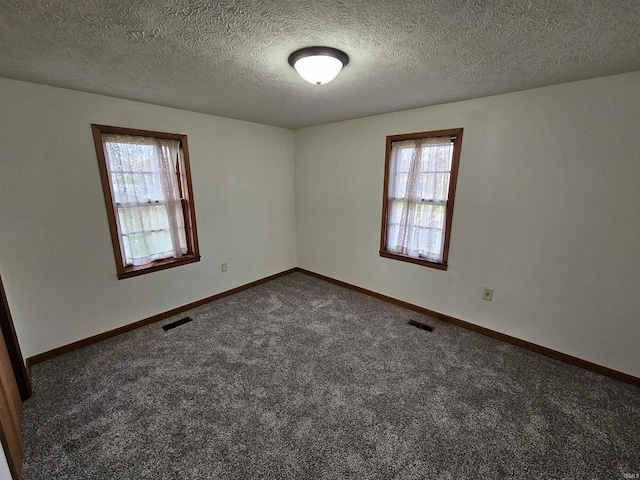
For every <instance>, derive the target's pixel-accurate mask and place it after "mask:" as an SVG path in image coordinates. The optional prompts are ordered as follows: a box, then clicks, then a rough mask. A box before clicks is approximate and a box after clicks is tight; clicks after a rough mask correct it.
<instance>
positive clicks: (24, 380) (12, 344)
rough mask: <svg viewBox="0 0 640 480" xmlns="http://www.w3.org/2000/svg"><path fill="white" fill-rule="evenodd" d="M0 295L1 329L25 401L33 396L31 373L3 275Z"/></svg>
mask: <svg viewBox="0 0 640 480" xmlns="http://www.w3.org/2000/svg"><path fill="white" fill-rule="evenodd" d="M0 297H1V300H0V301H1V302H2V304H1V305H0V329H1V330H2V336H3V337H4V342H5V345H6V347H7V352H8V353H9V359H10V360H11V367H12V368H13V374H14V376H15V378H16V384H17V385H18V391H19V392H20V398H21V399H22V401H25V400H26V399H27V398H29V397H30V396H31V381H30V380H29V375H28V373H27V369H26V367H25V363H24V358H23V357H22V351H21V350H20V344H19V343H18V336H17V335H16V330H15V328H14V326H13V319H12V318H11V310H9V302H8V300H7V295H6V293H5V291H4V285H3V283H2V277H0Z"/></svg>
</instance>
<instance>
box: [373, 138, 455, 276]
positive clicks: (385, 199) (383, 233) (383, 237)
mask: <svg viewBox="0 0 640 480" xmlns="http://www.w3.org/2000/svg"><path fill="white" fill-rule="evenodd" d="M463 130H464V129H462V128H452V129H448V130H435V131H432V132H418V133H406V134H401V135H388V136H387V140H386V148H385V158H384V186H383V194H382V222H381V228H380V256H381V257H385V258H391V259H394V260H400V261H402V262H409V263H414V264H416V265H422V266H425V267H431V268H437V269H438V270H447V268H448V260H449V242H450V239H451V224H452V223H453V207H454V204H455V198H456V186H457V184H458V170H459V166H460V150H461V149H462V133H463ZM436 137H452V138H453V140H452V142H453V158H452V159H451V174H450V177H449V197H448V199H447V206H446V213H445V229H444V246H443V247H444V248H443V252H442V262H441V263H436V262H430V261H428V260H425V259H422V258H412V257H407V256H406V255H399V254H396V253H392V252H387V251H386V250H385V248H386V244H387V227H388V221H389V170H390V161H391V148H392V146H393V143H394V142H401V141H404V140H419V139H422V138H436Z"/></svg>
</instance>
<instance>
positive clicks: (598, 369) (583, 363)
mask: <svg viewBox="0 0 640 480" xmlns="http://www.w3.org/2000/svg"><path fill="white" fill-rule="evenodd" d="M293 272H300V273H304V274H306V275H310V276H312V277H316V278H319V279H321V280H325V281H327V282H331V283H333V284H336V285H340V286H341V287H345V288H348V289H350V290H354V291H356V292H360V293H363V294H365V295H369V296H371V297H375V298H377V299H380V300H384V301H385V302H389V303H393V304H394V305H398V306H400V307H404V308H407V309H409V310H413V311H415V312H419V313H422V314H424V315H428V316H430V317H434V318H437V319H439V320H442V321H444V322H447V323H451V324H453V325H457V326H459V327H462V328H465V329H467V330H472V331H474V332H477V333H480V334H482V335H486V336H488V337H491V338H495V339H496V340H500V341H502V342H506V343H510V344H512V345H516V346H518V347H522V348H525V349H527V350H530V351H532V352H535V353H539V354H541V355H545V356H547V357H550V358H553V359H556V360H560V361H561V362H565V363H568V364H570V365H575V366H577V367H580V368H584V369H585V370H589V371H592V372H595V373H599V374H600V375H605V376H607V377H610V378H613V379H615V380H619V381H621V382H625V383H629V384H631V385H635V386H636V387H640V378H638V377H634V376H633V375H629V374H627V373H623V372H619V371H617V370H613V369H611V368H608V367H604V366H602V365H598V364H596V363H592V362H589V361H587V360H583V359H581V358H578V357H574V356H571V355H567V354H566V353H562V352H558V351H557V350H552V349H550V348H547V347H543V346H541V345H537V344H535V343H531V342H527V341H526V340H521V339H519V338H516V337H512V336H510V335H506V334H504V333H500V332H496V331H495V330H491V329H489V328H485V327H481V326H479V325H475V324H473V323H469V322H465V321H464V320H460V319H459V318H455V317H451V316H449V315H445V314H443V313H439V312H435V311H433V310H429V309H428V308H424V307H420V306H418V305H414V304H412V303H409V302H405V301H403V300H398V299H397V298H393V297H389V296H388V295H383V294H381V293H378V292H374V291H372V290H367V289H366V288H362V287H358V286H356V285H352V284H350V283H347V282H343V281H341V280H336V279H335V278H331V277H327V276H326V275H321V274H319V273H316V272H312V271H310V270H305V269H304V268H299V267H295V268H291V269H289V270H285V271H283V272H280V273H276V274H275V275H270V276H268V277H265V278H261V279H260V280H256V281H254V282H251V283H247V284H245V285H241V286H239V287H236V288H232V289H231V290H227V291H226V292H222V293H218V294H216V295H212V296H211V297H207V298H203V299H202V300H198V301H195V302H193V303H189V304H187V305H183V306H181V307H177V308H174V309H172V310H169V311H167V312H163V313H159V314H157V315H154V316H152V317H149V318H145V319H144V320H140V321H137V322H134V323H130V324H129V325H124V326H122V327H119V328H116V329H113V330H109V331H107V332H103V333H100V334H98V335H94V336H92V337H89V338H85V339H83V340H79V341H77V342H73V343H70V344H68V345H63V346H62V347H58V348H54V349H53V350H49V351H47V352H43V353H40V354H38V355H34V356H33V357H29V358H27V360H26V364H27V371H28V372H29V375H31V367H32V366H33V365H36V364H38V363H41V362H44V361H46V360H50V359H52V358H55V357H57V356H59V355H64V354H65V353H69V352H73V351H74V350H77V349H79V348H83V347H86V346H88V345H92V344H94V343H97V342H100V341H101V340H105V339H107V338H111V337H114V336H116V335H120V334H121V333H125V332H128V331H130V330H135V329H136V328H140V327H143V326H145V325H149V324H150V323H154V322H157V321H159V320H164V319H165V318H169V317H171V316H173V315H177V314H179V313H182V312H186V311H187V310H190V309H192V308H195V307H199V306H201V305H204V304H206V303H209V302H213V301H214V300H218V299H220V298H223V297H226V296H228V295H233V294H234V293H238V292H241V291H243V290H246V289H248V288H251V287H255V286H256V285H260V284H261V283H266V282H268V281H270V280H274V279H276V278H279V277H283V276H285V275H289V274H290V273H293Z"/></svg>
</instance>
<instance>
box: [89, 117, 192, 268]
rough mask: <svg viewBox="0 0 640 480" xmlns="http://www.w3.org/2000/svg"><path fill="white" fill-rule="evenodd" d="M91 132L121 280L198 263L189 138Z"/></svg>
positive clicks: (118, 130) (120, 131) (103, 130)
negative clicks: (188, 146)
mask: <svg viewBox="0 0 640 480" xmlns="http://www.w3.org/2000/svg"><path fill="white" fill-rule="evenodd" d="M91 128H92V129H93V140H94V142H95V146H96V154H97V157H98V164H99V167H100V176H101V178H102V188H103V191H104V200H105V204H106V207H107V217H108V219H109V227H110V228H111V242H112V243H113V252H114V255H115V258H116V270H117V274H118V278H119V279H122V278H127V277H133V276H136V275H141V274H144V273H149V272H155V271H158V270H162V269H165V268H170V267H175V266H178V265H184V264H187V263H192V262H197V261H199V260H200V255H199V251H198V235H197V232H196V217H195V210H194V205H193V191H192V189H191V173H190V170H189V153H188V148H187V136H186V135H178V134H173V133H160V132H149V131H146V130H132V129H129V128H119V127H108V126H105V125H91Z"/></svg>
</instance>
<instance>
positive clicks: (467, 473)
mask: <svg viewBox="0 0 640 480" xmlns="http://www.w3.org/2000/svg"><path fill="white" fill-rule="evenodd" d="M186 315H189V316H191V317H192V318H193V321H192V322H190V323H187V324H184V325H182V326H180V327H178V328H175V329H173V330H169V331H167V332H165V331H163V330H162V329H161V326H162V325H164V324H167V323H169V322H171V321H172V320H177V319H179V318H182V317H184V316H186ZM409 319H415V320H427V321H428V322H429V323H430V324H431V325H433V326H435V331H434V332H432V333H429V332H426V331H423V330H419V329H417V328H415V327H412V326H409V325H406V322H407V321H408V320H409ZM33 388H34V395H33V397H32V398H31V399H30V400H28V401H27V402H26V403H25V410H24V422H23V430H24V440H25V450H26V452H25V461H24V478H25V480H35V479H58V478H61V479H100V480H105V479H227V478H228V479H231V478H233V479H242V478H255V479H306V478H309V479H341V478H353V479H373V478H375V479H392V478H395V479H407V480H408V479H467V478H469V479H471V478H473V479H504V478H522V479H552V478H563V479H564V478H568V479H617V478H620V479H622V478H625V475H633V474H636V473H637V474H640V443H639V437H638V434H639V433H640V389H637V388H635V387H633V386H631V385H627V384H623V383H620V382H617V381H615V380H611V379H609V378H606V377H603V376H600V375H596V374H594V373H590V372H587V371H584V370H581V369H578V368H575V367H572V366H569V365H566V364H564V363H561V362H557V361H554V360H551V359H548V358H546V357H543V356H540V355H537V354H534V353H531V352H528V351H525V350H522V349H520V348H518V347H514V346H511V345H507V344H504V343H501V342H499V341H496V340H493V339H490V338H487V337H484V336H481V335H478V334H476V333H473V332H470V331H467V330H464V329H461V328H459V327H455V326H452V325H449V324H445V323H442V322H439V321H437V320H434V319H429V318H427V317H424V316H422V315H420V314H417V313H415V312H412V311H408V310H405V309H402V308H400V307H396V306H394V305H390V304H387V303H385V302H382V301H380V300H377V299H373V298H370V297H367V296H365V295H362V294H359V293H355V292H352V291H350V290H346V289H344V288H341V287H338V286H335V285H333V284H330V283H326V282H323V281H321V280H318V279H315V278H312V277H309V276H307V275H304V274H301V273H294V274H291V275H288V276H286V277H282V278H279V279H277V280H273V281H271V282H269V283H265V284H263V285H260V286H258V287H254V288H252V289H250V290H246V291H244V292H241V293H238V294H236V295H232V296H229V297H226V298H224V299H221V300H218V301H216V302H214V303H211V304H208V305H205V306H203V307H200V308H197V309H194V310H191V311H190V312H187V313H186V314H182V315H179V316H176V317H174V318H173V319H170V320H167V321H163V322H159V323H156V324H153V325H149V326H147V327H144V328H142V329H138V330H135V331H132V332H129V333H127V334H124V335H121V336H118V337H115V338H112V339H109V340H106V341H103V342H101V343H99V344H96V345H93V346H91V347H87V348H85V349H83V350H79V351H76V352H73V353H70V354H67V355H64V356H62V357H58V358H56V359H54V360H51V361H48V362H45V363H42V364H39V365H36V366H35V367H34V368H33ZM627 478H629V477H628V476H627Z"/></svg>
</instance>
